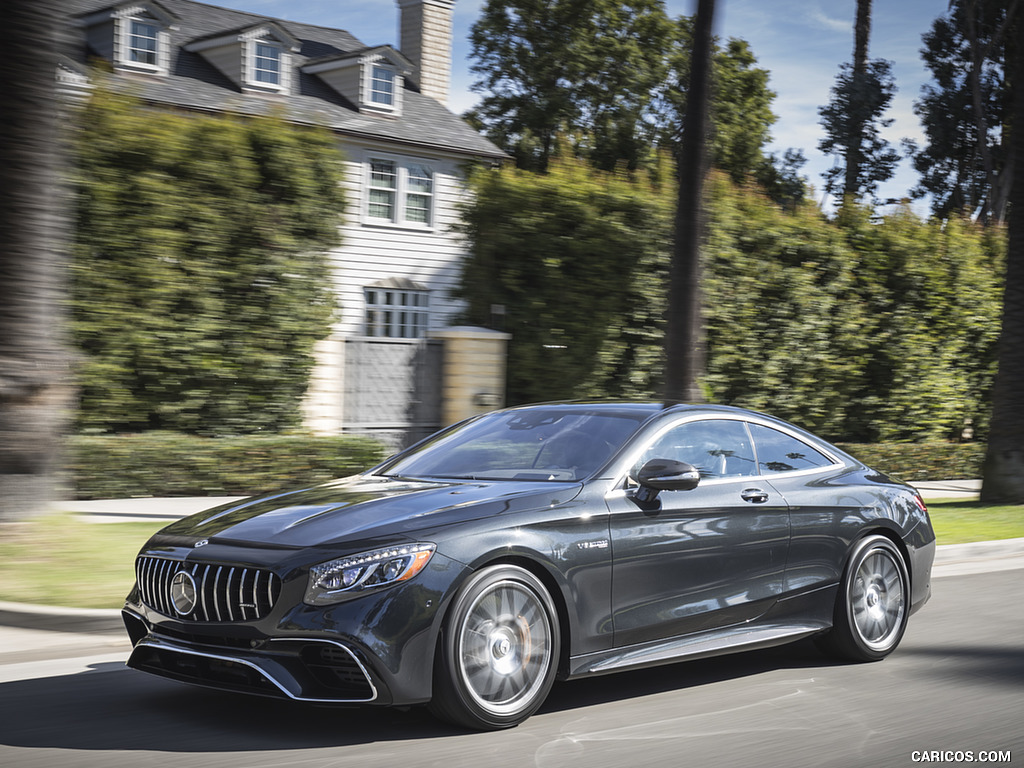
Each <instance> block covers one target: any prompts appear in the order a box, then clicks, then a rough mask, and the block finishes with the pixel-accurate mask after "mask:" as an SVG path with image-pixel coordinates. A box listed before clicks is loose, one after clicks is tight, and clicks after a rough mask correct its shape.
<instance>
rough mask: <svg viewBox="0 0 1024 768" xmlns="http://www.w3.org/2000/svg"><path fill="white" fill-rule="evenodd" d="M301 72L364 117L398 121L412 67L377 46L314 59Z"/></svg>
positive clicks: (401, 58)
mask: <svg viewBox="0 0 1024 768" xmlns="http://www.w3.org/2000/svg"><path fill="white" fill-rule="evenodd" d="M302 71H303V72H306V73H308V74H310V75H317V76H318V77H319V78H320V79H321V80H323V81H324V82H325V83H327V85H329V86H331V87H332V88H333V89H334V90H336V91H337V92H338V93H340V94H341V95H342V96H344V97H345V98H346V99H348V100H349V101H351V102H352V103H353V104H354V105H356V107H357V108H358V109H359V111H360V112H362V113H364V114H368V115H379V116H382V117H400V116H401V115H402V92H403V91H404V90H405V78H406V77H408V76H409V74H410V73H411V72H412V65H411V64H410V63H409V60H408V59H407V58H405V57H404V56H403V55H402V54H401V53H399V52H398V51H396V50H395V49H394V48H391V47H390V46H387V45H381V46H377V47H376V48H363V49H360V50H358V51H350V52H349V53H342V54H337V55H333V56H325V57H324V58H321V59H315V60H314V61H310V62H307V63H306V64H305V65H304V66H303V67H302Z"/></svg>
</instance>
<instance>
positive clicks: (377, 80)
mask: <svg viewBox="0 0 1024 768" xmlns="http://www.w3.org/2000/svg"><path fill="white" fill-rule="evenodd" d="M370 101H372V102H373V103H374V104H384V105H385V106H389V107H390V106H392V105H393V104H394V103H395V73H394V72H392V71H391V70H390V69H387V68H386V67H377V66H375V67H374V68H373V73H372V76H371V80H370Z"/></svg>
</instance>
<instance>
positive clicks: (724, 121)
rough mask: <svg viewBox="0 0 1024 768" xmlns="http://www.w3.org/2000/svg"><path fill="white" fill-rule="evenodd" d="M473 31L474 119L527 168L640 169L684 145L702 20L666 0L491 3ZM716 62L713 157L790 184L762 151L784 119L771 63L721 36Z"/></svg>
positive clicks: (733, 172)
mask: <svg viewBox="0 0 1024 768" xmlns="http://www.w3.org/2000/svg"><path fill="white" fill-rule="evenodd" d="M470 39H471V42H472V45H473V56H474V58H475V59H476V63H475V64H474V65H473V68H472V69H473V72H474V73H476V74H477V75H479V78H480V79H479V80H477V82H476V83H475V84H474V86H473V89H474V90H475V91H477V92H479V93H481V94H482V99H481V102H480V105H479V106H478V107H477V108H476V109H475V110H473V111H472V112H470V113H469V114H468V115H467V117H468V118H469V119H470V121H471V122H473V123H474V124H475V125H476V126H477V127H478V128H480V129H481V130H483V131H484V132H485V133H487V135H488V136H489V137H490V138H491V139H492V140H493V141H494V142H495V143H496V144H498V146H500V147H502V148H503V149H505V150H506V151H508V152H509V153H510V154H511V155H512V156H513V157H515V158H516V164H517V165H518V167H520V168H523V169H529V170H540V171H543V170H544V169H546V168H547V164H548V162H549V161H550V160H551V158H552V157H555V156H556V155H558V154H560V153H562V152H565V151H572V152H573V153H574V154H576V155H578V156H580V157H583V158H586V159H587V160H588V161H589V162H591V163H592V164H593V165H594V166H595V167H597V168H599V169H602V170H606V171H610V170H614V169H615V168H616V167H617V166H618V165H619V164H624V165H625V166H626V167H627V168H629V169H637V168H640V167H645V166H647V165H650V164H656V163H657V162H658V161H657V151H658V150H659V149H672V148H674V147H675V146H676V145H677V143H678V141H679V138H680V128H681V125H682V118H683V115H685V113H686V95H687V93H689V90H690V87H689V86H690V49H691V46H692V41H693V19H692V18H691V17H688V16H680V17H679V18H676V19H671V18H669V17H668V16H667V14H666V13H665V9H664V4H663V3H662V2H661V0H633V1H632V2H622V1H621V0H598V1H597V2H580V0H553V1H552V0H544V1H543V2H542V1H540V0H488V2H487V3H486V4H485V5H484V8H483V10H482V12H481V16H480V19H479V20H478V21H477V23H476V24H475V25H474V26H473V30H472V33H471V38H470ZM712 66H713V70H712V81H713V91H712V94H713V95H712V109H711V123H712V125H711V128H712V135H711V147H710V152H711V161H712V164H713V165H714V166H715V167H717V168H720V169H722V170H724V171H726V172H727V173H729V174H730V176H732V177H733V178H734V179H735V180H737V181H739V180H741V179H744V178H746V177H748V176H754V177H756V178H757V179H758V180H762V179H763V180H764V181H765V182H766V183H769V184H773V185H784V184H786V183H787V182H788V183H789V185H790V191H791V187H792V184H793V183H794V182H796V183H801V181H800V179H799V177H798V176H796V175H790V176H789V177H788V178H787V179H786V180H785V181H784V180H783V170H782V169H781V168H780V167H777V166H776V164H775V163H773V161H772V158H768V157H765V155H764V147H765V145H766V144H767V143H768V142H769V141H770V138H771V137H770V130H771V126H772V124H773V123H774V122H775V115H774V114H773V113H772V110H771V103H772V100H773V99H774V98H775V94H774V92H772V91H771V90H770V89H769V87H768V80H769V75H768V71H767V70H765V69H763V68H760V67H758V66H757V59H756V58H755V56H754V54H753V52H752V51H751V49H750V46H749V45H748V44H747V43H746V42H745V41H743V40H738V39H730V40H728V41H727V42H726V43H725V44H724V45H721V44H719V43H717V42H716V44H715V46H714V48H713V65H712ZM774 188H775V187H773V189H774ZM796 198H801V199H802V185H801V191H800V193H799V194H796V195H793V194H790V197H789V199H790V200H791V201H792V200H795V199H796Z"/></svg>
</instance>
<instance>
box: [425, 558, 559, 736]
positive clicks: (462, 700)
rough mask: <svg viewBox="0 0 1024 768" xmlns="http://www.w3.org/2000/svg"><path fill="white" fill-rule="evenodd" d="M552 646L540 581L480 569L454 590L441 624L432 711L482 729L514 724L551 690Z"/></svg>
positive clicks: (552, 620) (555, 637) (555, 632)
mask: <svg viewBox="0 0 1024 768" xmlns="http://www.w3.org/2000/svg"><path fill="white" fill-rule="evenodd" d="M559 641H560V637H559V629H558V617H557V614H556V612H555V607H554V603H553V602H552V600H551V596H550V595H549V594H548V591H547V589H546V588H545V587H544V584H543V583H542V582H541V581H540V579H538V578H537V577H536V576H534V575H533V574H532V573H530V572H529V571H527V570H525V569H523V568H520V567H518V566H513V565H496V566H491V567H488V568H484V569H483V570H481V571H479V572H477V573H476V574H474V575H473V576H472V577H471V578H470V580H469V581H468V582H467V583H466V585H465V586H463V587H462V589H461V590H460V591H459V594H458V595H457V596H456V598H455V601H454V603H453V604H452V607H451V611H450V613H449V616H448V618H447V619H446V621H445V626H444V629H443V633H442V637H441V640H440V643H439V647H438V653H437V658H436V662H435V665H434V694H433V699H432V700H431V702H430V709H431V711H432V712H433V713H434V714H435V715H437V716H438V717H440V718H442V719H444V720H448V721H449V722H453V723H455V724H457V725H462V726H467V727H469V728H476V729H481V730H491V729H499V728H510V727H512V726H515V725H518V724H519V723H521V722H523V721H524V720H526V718H528V717H529V716H530V715H532V714H533V713H534V712H536V711H537V709H538V708H540V706H541V704H543V703H544V699H545V698H547V695H548V692H549V691H550V690H551V686H552V684H553V683H554V679H555V672H556V671H557V670H556V668H557V660H558V649H559Z"/></svg>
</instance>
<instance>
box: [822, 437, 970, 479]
mask: <svg viewBox="0 0 1024 768" xmlns="http://www.w3.org/2000/svg"><path fill="white" fill-rule="evenodd" d="M839 447H840V448H842V449H843V450H844V451H846V452H847V453H849V454H851V455H852V456H855V457H857V458H858V459H860V460H861V461H863V462H864V463H865V464H867V465H868V466H870V467H873V468H874V469H877V470H879V471H880V472H884V473H886V474H887V475H892V476H893V477H896V478H899V479H900V480H903V481H905V482H908V483H912V482H914V481H926V480H969V479H973V478H976V477H981V465H982V463H983V462H984V461H985V444H984V443H876V444H863V443H859V444H853V443H845V444H844V443H840V444H839Z"/></svg>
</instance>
